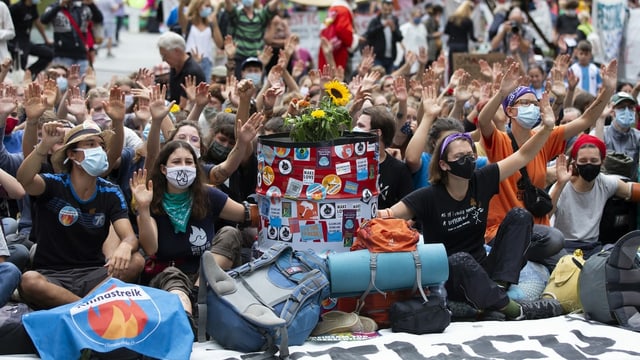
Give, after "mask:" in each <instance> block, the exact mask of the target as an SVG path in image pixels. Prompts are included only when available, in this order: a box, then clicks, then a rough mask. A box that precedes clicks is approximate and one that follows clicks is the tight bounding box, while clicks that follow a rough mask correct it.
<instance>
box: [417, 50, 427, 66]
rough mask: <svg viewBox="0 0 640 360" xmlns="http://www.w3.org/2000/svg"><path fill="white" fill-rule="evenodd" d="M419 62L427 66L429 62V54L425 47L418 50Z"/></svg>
mask: <svg viewBox="0 0 640 360" xmlns="http://www.w3.org/2000/svg"><path fill="white" fill-rule="evenodd" d="M418 62H419V63H420V64H421V65H426V64H427V63H428V62H429V54H428V53H427V48H426V47H424V46H420V48H418Z"/></svg>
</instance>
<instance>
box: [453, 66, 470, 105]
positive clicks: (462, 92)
mask: <svg viewBox="0 0 640 360" xmlns="http://www.w3.org/2000/svg"><path fill="white" fill-rule="evenodd" d="M470 83H471V75H469V73H468V72H466V71H464V72H463V73H462V75H461V76H460V78H459V79H458V86H456V88H455V97H456V100H457V101H460V102H466V101H467V100H469V99H471V95H473V94H472V93H471V91H470V90H469V84H470Z"/></svg>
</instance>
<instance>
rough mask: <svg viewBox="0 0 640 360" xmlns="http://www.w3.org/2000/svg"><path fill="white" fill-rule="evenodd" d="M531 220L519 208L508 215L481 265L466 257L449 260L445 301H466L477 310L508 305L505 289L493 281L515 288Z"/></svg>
mask: <svg viewBox="0 0 640 360" xmlns="http://www.w3.org/2000/svg"><path fill="white" fill-rule="evenodd" d="M532 228H533V217H532V216H531V213H529V212H528V211H526V210H524V209H521V208H513V209H511V211H509V212H508V213H507V215H506V216H505V218H504V221H503V222H502V224H501V225H500V228H499V229H498V233H497V234H496V237H495V239H493V241H492V243H493V247H492V249H491V252H490V253H489V255H487V256H486V257H485V258H483V259H480V261H478V260H476V259H474V258H473V257H472V256H471V255H470V254H469V253H465V252H460V253H455V254H452V255H451V256H449V280H448V281H447V283H446V288H447V292H448V297H449V298H450V299H451V300H455V301H466V302H469V303H471V304H472V305H473V306H475V307H476V308H477V309H496V310H498V309H502V308H504V307H505V306H507V304H508V303H509V297H508V296H507V293H506V291H505V289H504V288H502V287H500V286H498V284H496V281H503V282H508V283H512V284H517V283H518V279H519V278H520V270H522V267H523V266H524V265H525V264H526V262H527V252H528V250H529V247H530V244H531V230H532Z"/></svg>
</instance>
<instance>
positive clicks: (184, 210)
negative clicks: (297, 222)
mask: <svg viewBox="0 0 640 360" xmlns="http://www.w3.org/2000/svg"><path fill="white" fill-rule="evenodd" d="M343 3H344V4H347V6H350V5H349V4H348V3H346V2H344V1H343V0H336V1H334V3H333V5H332V9H334V10H333V11H330V14H329V19H330V21H329V23H327V24H328V25H331V23H332V22H333V23H341V22H344V20H343V19H342V17H343V16H347V17H348V16H352V14H351V15H350V11H351V10H349V9H348V8H346V9H347V10H345V6H344V4H343ZM497 3H499V4H498V7H497V8H496V13H495V15H496V16H495V18H496V19H500V20H498V21H499V23H496V24H495V26H492V27H493V28H494V31H493V34H492V32H491V30H489V32H488V33H489V35H490V37H487V38H482V36H483V35H482V34H478V33H475V32H474V25H473V23H472V20H471V19H472V17H471V13H472V12H473V11H474V7H475V6H476V5H477V4H475V3H474V2H472V1H464V2H462V3H461V5H460V7H459V8H458V9H457V10H456V11H455V12H454V13H452V14H451V15H450V16H448V17H446V18H442V14H443V8H442V6H440V5H437V4H427V5H426V6H425V4H418V5H416V7H415V8H414V9H413V10H412V11H411V19H410V20H409V22H407V23H400V22H399V20H398V18H397V16H395V15H394V12H395V11H396V10H395V8H394V4H395V3H394V1H392V0H383V1H382V2H380V3H379V4H377V3H372V5H371V8H370V9H374V10H373V11H376V14H377V15H376V16H375V17H373V18H372V20H371V22H370V23H369V25H368V27H367V29H366V30H365V29H363V33H362V34H361V35H358V34H357V33H354V32H353V29H351V32H352V33H348V32H347V33H346V35H345V34H343V33H340V32H334V33H331V32H330V31H329V32H326V31H324V30H323V36H322V38H321V49H320V54H318V55H319V56H316V54H310V53H309V51H308V50H306V49H304V48H303V47H301V45H300V39H299V38H298V36H297V35H296V34H295V33H292V32H291V31H290V30H289V28H288V25H287V12H286V11H283V10H282V8H281V7H280V4H279V1H278V0H271V1H269V2H268V3H265V4H260V3H259V2H257V1H252V0H243V1H241V2H239V3H238V4H236V3H235V2H234V1H232V0H225V1H224V2H220V3H216V4H214V3H212V2H209V1H203V0H191V1H189V0H182V1H180V3H179V6H178V7H177V8H178V10H177V12H178V14H177V22H176V25H177V26H175V27H174V30H175V31H168V32H165V33H164V34H162V35H160V36H159V38H158V40H157V46H158V54H159V58H161V59H162V63H161V64H159V65H158V66H156V67H154V68H153V69H145V68H142V69H136V68H135V64H131V67H132V69H131V70H132V71H131V75H130V76H129V77H122V78H115V79H113V80H112V81H111V82H110V83H109V84H107V85H105V86H100V84H97V83H96V74H95V71H94V70H93V68H92V65H91V64H92V61H93V59H92V53H91V46H89V45H88V43H87V40H88V39H87V38H86V37H87V36H88V35H89V34H90V33H91V31H90V27H91V24H97V23H103V22H104V26H105V27H107V26H108V27H109V30H108V35H109V36H110V37H111V35H113V37H114V39H113V40H109V42H108V43H107V44H111V45H107V46H113V45H114V44H115V33H116V32H115V29H114V27H115V20H113V19H114V14H115V13H116V12H117V11H118V9H120V6H119V5H118V4H119V3H117V2H114V3H113V4H111V5H108V4H107V6H106V7H105V6H96V5H95V4H94V3H93V2H92V1H91V0H84V1H82V2H80V1H78V2H71V1H69V0H62V1H60V2H59V3H55V4H53V5H51V6H49V7H48V8H47V9H46V10H45V11H44V13H43V14H42V15H41V16H39V15H38V13H37V10H35V2H34V1H33V0H20V2H18V3H16V4H14V5H12V6H11V8H10V11H11V15H12V17H13V16H14V14H15V16H20V17H22V18H24V19H26V18H25V16H27V15H28V18H29V22H28V23H25V22H21V23H20V25H18V21H16V19H18V20H19V21H22V20H20V19H22V18H17V17H16V18H14V20H13V21H14V23H15V34H14V36H15V39H14V41H13V42H12V45H11V49H10V50H12V52H13V53H14V57H15V56H20V59H21V60H20V61H21V66H22V67H23V68H25V67H27V65H28V64H27V62H26V60H27V58H26V57H25V56H23V55H24V54H32V55H36V56H39V58H38V61H36V62H33V63H32V64H29V65H30V66H29V67H28V68H27V69H28V71H26V72H25V74H26V75H25V78H24V80H23V81H22V82H21V83H12V82H11V81H10V80H9V79H8V77H7V73H8V72H9V71H10V70H11V68H12V66H13V65H12V62H11V61H5V62H3V63H2V68H1V71H0V77H1V78H2V79H3V82H2V84H0V138H1V139H0V140H2V141H0V185H2V189H3V197H4V198H5V199H6V200H5V201H4V203H5V204H7V205H6V206H5V209H4V211H5V213H6V214H10V215H13V216H14V218H16V221H17V222H16V224H14V225H15V226H10V225H11V221H9V220H7V222H6V224H5V225H4V227H3V235H4V236H3V237H2V239H0V304H4V303H6V302H7V301H8V300H9V299H10V298H13V299H14V300H19V301H24V302H26V303H28V304H29V305H30V306H32V307H34V308H38V309H45V308H51V307H55V306H58V305H62V304H67V303H71V302H73V301H76V300H78V299H80V298H81V297H83V296H85V295H87V293H88V292H89V291H91V289H93V288H95V287H96V286H97V285H98V284H100V283H101V282H103V281H104V280H105V279H106V278H107V277H109V276H115V277H118V278H120V279H122V280H125V281H129V282H140V283H143V284H146V285H150V286H153V287H157V288H161V289H164V290H167V291H169V292H173V293H175V294H177V295H178V296H179V297H180V299H181V301H182V304H183V306H184V310H185V311H186V312H187V314H189V316H190V317H191V318H193V315H192V314H193V300H194V289H195V288H196V287H197V286H198V285H197V283H198V281H197V280H198V264H199V256H200V255H201V254H202V253H203V252H204V251H205V250H210V251H212V252H213V253H214V256H215V258H216V261H217V263H218V264H219V265H220V266H221V267H222V268H223V269H231V268H233V267H235V266H238V265H240V264H242V263H243V262H246V261H247V259H248V257H247V256H246V254H247V251H245V250H246V249H250V248H251V246H252V243H253V241H255V239H256V223H257V217H258V213H257V208H256V205H255V204H253V203H251V201H252V200H251V198H250V195H252V194H253V193H254V192H255V188H256V181H257V178H258V160H257V155H256V153H255V141H256V137H257V136H258V135H260V134H271V133H278V132H287V131H288V130H289V129H290V123H289V121H288V119H289V118H290V117H292V116H296V115H298V111H300V110H299V108H298V107H297V106H295V104H296V102H297V101H299V100H303V99H304V100H307V101H308V102H309V103H310V104H311V106H313V105H316V104H318V103H319V102H320V100H321V98H322V97H323V96H325V92H324V85H325V84H326V83H328V82H329V81H332V80H338V81H342V82H345V83H346V84H347V86H348V89H349V91H350V92H351V94H352V100H351V101H350V103H349V104H348V105H347V108H348V110H349V113H350V114H351V116H352V124H351V130H353V131H367V132H375V133H377V134H378V135H379V139H380V167H379V173H380V176H379V189H380V195H379V199H378V201H379V208H380V209H381V210H380V211H379V213H380V214H383V215H385V216H395V217H400V218H405V219H411V220H414V221H415V222H416V226H418V227H419V228H421V229H422V231H423V233H424V238H425V240H426V241H429V242H442V243H444V244H445V247H446V249H447V252H448V255H449V260H450V268H451V278H450V280H449V281H448V283H447V288H448V290H449V292H448V293H449V296H450V297H451V298H452V299H453V300H458V301H461V302H467V303H469V304H470V305H472V306H474V307H477V308H478V309H488V310H497V311H499V312H502V313H503V314H504V315H505V316H506V317H507V318H508V319H513V320H520V319H525V318H536V317H546V316H553V315H557V314H558V312H557V309H558V307H559V305H558V304H554V303H553V301H542V300H541V301H538V302H535V303H533V304H524V303H517V302H515V301H513V300H512V299H509V297H508V295H507V292H508V290H509V287H510V286H511V285H512V284H517V283H518V276H519V271H520V269H521V267H522V266H523V264H524V263H526V261H527V260H528V261H535V262H539V263H542V264H544V265H545V266H547V267H548V268H549V269H550V270H552V269H553V267H554V265H555V262H556V261H557V260H558V258H559V257H560V256H562V255H563V254H565V253H567V252H572V251H573V250H574V249H576V248H581V249H583V250H585V253H586V254H587V255H590V254H593V253H595V252H596V251H599V250H600V249H601V248H602V247H603V246H604V245H606V244H604V242H603V241H601V239H600V234H599V227H598V225H599V223H600V218H601V216H602V213H603V210H604V208H605V203H606V201H607V200H608V199H609V198H611V197H613V196H617V197H619V198H622V199H624V200H627V201H633V202H635V201H639V200H640V187H639V186H638V184H637V183H635V182H634V181H637V178H638V176H637V173H638V162H639V160H640V131H639V130H637V129H636V126H637V123H636V117H637V110H638V107H637V98H638V97H637V96H638V93H639V92H640V82H638V83H635V84H627V83H624V84H618V83H617V75H618V74H617V66H618V64H617V61H616V60H613V61H611V62H608V63H606V64H594V63H593V61H592V55H593V51H594V45H593V44H592V43H591V42H590V40H589V39H590V36H589V35H590V32H591V31H593V30H592V28H591V27H590V24H589V19H588V14H589V9H588V7H587V6H588V4H587V3H586V2H582V1H580V2H579V1H573V0H568V1H560V3H561V4H560V10H559V11H558V13H557V15H558V16H557V20H556V24H557V25H556V29H555V32H554V37H555V40H554V41H555V43H556V45H557V51H558V55H557V56H555V57H554V58H553V59H552V60H551V61H548V62H545V61H542V62H541V61H539V58H538V57H536V56H535V55H536V54H537V53H538V49H537V47H536V44H535V41H534V37H533V30H532V29H531V28H530V27H529V25H528V20H527V17H526V12H525V11H523V10H522V9H521V8H520V7H518V6H512V7H508V6H506V5H504V4H502V2H500V1H498V2H497ZM514 3H515V2H514ZM552 3H555V2H552ZM0 5H1V4H0ZM555 5H557V4H555ZM100 9H102V12H101V10H100ZM109 10H111V12H113V14H110V15H109V16H105V14H104V13H105V12H107V11H109ZM0 11H9V10H7V9H4V10H2V8H0ZM107 19H108V20H107ZM46 24H53V41H50V40H51V39H49V38H47V36H46V33H45V32H44V31H43V30H42V29H43V28H42V26H43V25H46ZM25 25H26V27H25ZM32 25H34V26H36V27H37V28H38V30H40V31H41V34H42V36H43V37H44V42H45V43H52V44H53V47H47V46H39V45H38V46H36V45H35V44H32V43H31V42H30V40H27V39H26V38H25V37H24V36H23V35H24V32H25V31H26V32H27V33H28V32H29V31H30V29H31V26H32ZM347 25H348V24H347ZM5 28H6V24H5ZM327 28H329V26H327ZM11 29H12V31H14V30H13V29H14V27H13V26H11ZM416 35H417V36H416ZM2 39H4V38H2ZM445 40H446V41H445ZM470 42H486V43H487V44H490V48H491V50H492V51H496V52H500V53H504V54H506V55H507V58H506V60H505V61H504V62H495V63H493V64H489V63H487V62H486V61H480V63H479V65H478V66H479V70H480V72H479V73H480V75H478V76H476V77H472V75H471V74H469V73H468V72H467V71H465V70H463V69H456V68H455V67H454V66H453V64H452V57H451V56H450V57H447V56H446V55H445V54H446V52H447V51H448V54H450V55H452V54H454V53H458V52H463V53H465V52H468V51H470V48H469V44H470ZM43 49H44V50H43ZM47 49H48V50H47ZM109 49H110V47H109ZM18 50H19V51H18ZM88 50H89V51H88ZM16 51H17V52H16ZM108 51H109V52H110V50H108ZM354 51H358V52H359V53H360V56H361V60H360V62H359V63H358V64H356V65H355V66H353V68H351V67H350V66H348V65H347V61H348V59H349V56H350V53H352V52H354ZM219 54H223V55H224V56H223V57H224V58H225V59H226V61H225V62H224V63H223V64H216V62H215V59H216V58H219V57H220V56H219ZM398 58H400V61H397V59H398ZM314 64H318V66H316V65H314ZM445 80H446V81H445ZM347 130H349V129H347ZM588 134H591V135H588ZM610 152H615V153H616V154H618V155H622V156H626V157H627V158H630V159H631V160H630V161H629V166H627V167H626V168H625V169H623V170H624V171H623V172H622V173H620V172H618V173H617V174H618V175H621V176H620V177H614V175H605V174H604V173H601V172H600V168H601V166H602V165H603V164H604V161H605V159H606V157H607V154H608V153H610ZM521 168H524V169H526V172H527V173H528V175H527V176H528V177H529V178H530V182H531V183H532V184H533V185H535V186H536V187H539V188H542V189H546V188H549V187H550V192H549V193H550V195H551V198H552V201H553V209H552V210H551V211H549V212H548V213H544V214H531V213H530V212H528V211H526V210H524V209H523V208H524V203H523V191H524V188H523V185H522V183H521V181H520V179H521V177H522V176H523V175H522V174H521V171H519V170H520V169H521ZM16 179H17V180H16ZM18 213H19V216H17V214H18ZM451 213H453V214H461V213H463V214H465V216H467V215H468V217H463V218H460V219H454V218H453V217H452V218H450V219H449V218H447V219H448V220H451V221H449V222H447V221H444V222H443V221H442V217H443V216H445V215H444V214H451ZM472 213H473V215H472ZM446 216H450V215H446ZM456 216H457V215H456ZM472 216H475V217H472ZM458 220H459V221H458ZM585 220H586V221H585ZM587 223H588V224H591V226H589V227H587V226H585V225H586V224H587ZM447 224H449V225H447ZM452 224H453V225H452ZM454 225H455V226H454ZM197 237H199V238H197ZM196 238H197V239H196ZM485 245H488V246H490V247H491V249H492V251H491V252H490V253H489V254H487V252H486V247H485ZM16 290H17V291H16Z"/></svg>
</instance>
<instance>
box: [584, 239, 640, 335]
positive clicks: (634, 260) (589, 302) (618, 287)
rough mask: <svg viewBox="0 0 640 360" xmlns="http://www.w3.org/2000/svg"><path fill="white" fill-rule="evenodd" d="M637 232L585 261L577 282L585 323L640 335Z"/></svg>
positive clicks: (639, 274) (639, 272) (639, 282)
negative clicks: (590, 321)
mask: <svg viewBox="0 0 640 360" xmlns="http://www.w3.org/2000/svg"><path fill="white" fill-rule="evenodd" d="M638 247H640V230H635V231H632V232H630V233H628V234H626V235H624V236H623V237H621V238H620V239H619V240H618V241H617V242H616V243H615V245H614V246H613V247H612V248H610V249H609V250H606V251H602V252H600V253H598V254H596V255H593V256H591V257H590V258H589V259H587V261H585V263H584V266H583V267H582V271H581V272H580V278H579V280H578V292H579V294H580V301H581V302H582V307H583V309H584V312H585V315H586V317H587V319H592V320H596V321H600V322H603V323H607V324H618V325H620V326H622V327H624V328H626V329H629V330H633V331H640V259H639V258H638Z"/></svg>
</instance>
